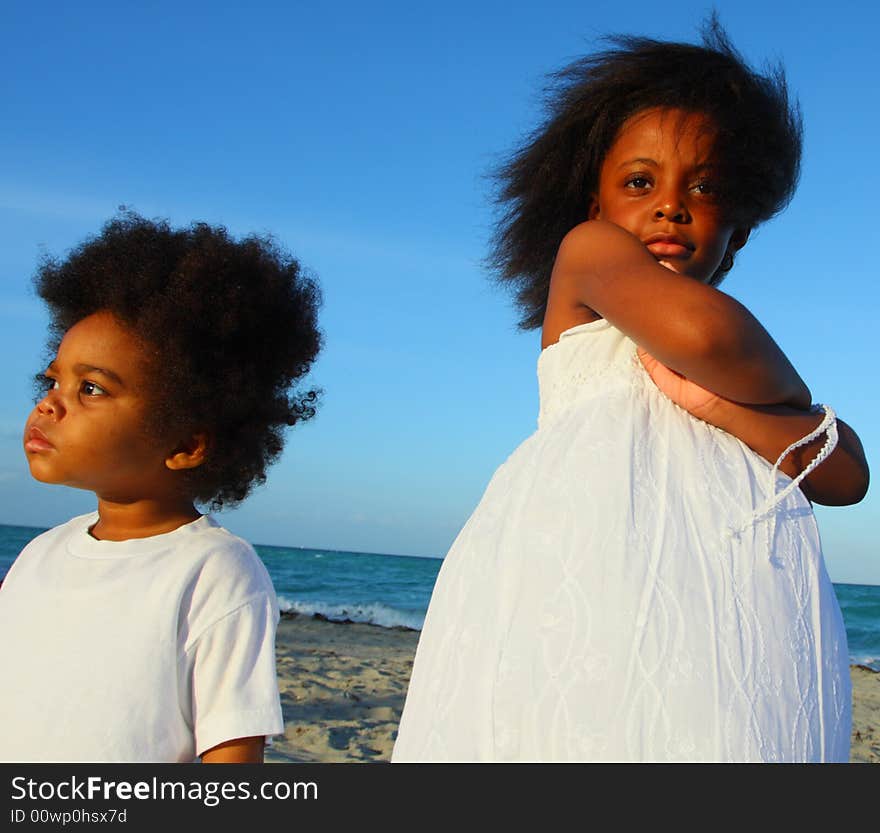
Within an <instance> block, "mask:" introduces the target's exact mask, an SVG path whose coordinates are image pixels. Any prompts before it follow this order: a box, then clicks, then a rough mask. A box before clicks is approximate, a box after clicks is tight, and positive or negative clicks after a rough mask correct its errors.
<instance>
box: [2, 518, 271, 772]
mask: <svg viewBox="0 0 880 833" xmlns="http://www.w3.org/2000/svg"><path fill="white" fill-rule="evenodd" d="M97 520H98V515H97V513H92V514H89V515H82V516H80V517H77V518H73V519H72V520H70V521H68V522H67V523H65V524H62V525H61V526H57V527H55V528H54V529H50V530H49V531H48V532H45V533H43V534H42V535H40V536H39V537H38V538H35V539H34V540H33V541H31V543H29V544H28V545H27V546H26V547H25V548H24V550H22V552H21V554H20V555H19V557H18V559H17V560H16V561H15V563H14V564H13V566H12V568H11V569H10V571H9V573H8V574H7V576H6V578H5V580H4V581H3V584H2V587H0V668H2V669H3V685H2V686H0V721H2V726H0V760H3V761H15V762H27V761H33V762H46V761H59V762H77V761H82V762H97V761H108V762H151V761H152V762H175V761H180V762H187V761H194V760H195V759H196V758H197V756H198V755H201V754H202V753H203V752H204V751H206V750H208V749H210V748H211V747H213V746H216V745H217V744H219V743H222V742H224V741H227V740H231V739H233V738H240V737H251V736H258V735H267V736H268V735H273V734H279V733H281V732H283V730H284V724H283V721H282V717H281V705H280V701H279V695H278V684H277V680H276V676H275V628H276V625H277V623H278V605H277V601H276V598H275V592H274V589H273V587H272V582H271V579H270V578H269V575H268V573H267V572H266V568H265V567H264V566H263V563H262V562H261V561H260V559H259V557H258V556H257V554H256V553H255V552H254V550H253V548H252V547H251V546H250V545H249V544H248V543H246V542H245V541H242V540H241V539H240V538H237V537H236V536H234V535H232V534H231V533H230V532H228V531H227V530H225V529H223V528H222V527H221V526H220V525H219V524H218V523H217V522H216V521H215V520H214V519H213V518H211V517H210V516H208V515H204V516H202V517H201V518H199V519H198V520H195V521H193V522H192V523H189V524H186V525H184V526H182V527H179V528H178V529H175V530H174V531H173V532H168V533H165V534H164V535H155V536H152V537H150V538H136V539H132V540H129V541H98V540H96V539H94V538H92V537H91V535H90V534H89V532H88V530H89V528H90V527H91V526H92V525H94V524H95V523H96V522H97Z"/></svg>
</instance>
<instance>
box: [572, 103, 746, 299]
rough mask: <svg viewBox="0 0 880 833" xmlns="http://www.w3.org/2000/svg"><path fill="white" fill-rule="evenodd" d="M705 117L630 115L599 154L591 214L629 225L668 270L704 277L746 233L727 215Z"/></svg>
mask: <svg viewBox="0 0 880 833" xmlns="http://www.w3.org/2000/svg"><path fill="white" fill-rule="evenodd" d="M715 135H716V130H715V128H714V126H713V125H712V123H711V121H709V120H708V119H707V117H705V116H703V115H701V114H699V113H690V112H687V111H685V110H677V109H661V108H655V109H651V110H644V111H642V112H640V113H637V114H636V115H634V116H632V117H630V118H629V119H627V121H625V122H624V124H623V127H621V129H620V132H619V133H618V134H617V138H616V139H615V140H614V144H613V145H612V146H611V149H610V150H609V151H608V153H607V155H606V156H605V159H604V160H603V161H602V167H601V169H600V171H599V189H598V192H597V193H596V194H594V195H593V197H592V199H591V202H590V211H589V218H590V219H591V220H595V219H603V220H608V221H609V222H612V223H614V224H615V225H618V226H620V227H621V228H624V229H626V230H627V231H628V232H630V233H631V234H634V235H635V236H636V237H638V238H639V240H641V241H642V242H643V243H644V244H645V246H646V247H647V248H648V251H650V252H651V254H652V255H654V257H655V258H656V259H657V260H658V261H659V262H660V263H662V264H663V265H664V266H666V267H667V268H669V269H671V270H672V271H673V272H678V273H680V274H682V275H688V276H690V277H692V278H696V279H697V280H699V281H703V282H706V281H708V280H709V279H710V278H711V277H712V275H713V274H714V273H715V271H716V270H717V269H718V267H719V266H720V265H721V261H722V260H723V259H724V256H725V254H727V252H731V253H732V252H735V251H736V250H737V249H739V248H740V247H741V246H742V245H743V244H744V243H745V242H746V240H747V239H748V229H737V228H736V227H735V226H734V224H733V223H732V222H729V221H728V220H727V219H726V218H725V214H724V212H723V211H722V207H721V204H720V201H719V194H718V172H717V166H716V165H715V164H714V160H713V155H712V151H713V146H714V143H715Z"/></svg>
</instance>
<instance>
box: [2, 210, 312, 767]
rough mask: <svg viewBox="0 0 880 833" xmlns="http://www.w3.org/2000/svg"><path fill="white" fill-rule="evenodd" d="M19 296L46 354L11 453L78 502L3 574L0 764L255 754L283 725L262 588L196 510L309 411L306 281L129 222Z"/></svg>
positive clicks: (261, 460) (221, 248)
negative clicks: (81, 508)
mask: <svg viewBox="0 0 880 833" xmlns="http://www.w3.org/2000/svg"><path fill="white" fill-rule="evenodd" d="M35 283H36V288H37V291H38V293H39V295H40V296H41V298H42V299H43V300H44V301H45V302H46V304H47V305H48V308H49V311H50V314H51V320H52V325H51V339H50V350H51V352H52V353H53V354H54V358H53V359H52V361H51V362H50V364H49V366H48V369H47V370H46V371H45V373H44V374H43V375H42V376H41V377H40V378H41V381H42V383H43V384H42V391H41V393H40V394H39V397H40V398H39V401H38V402H37V405H36V407H35V408H34V410H33V412H32V413H31V415H30V416H29V417H28V420H27V423H26V426H25V431H24V450H25V454H26V456H27V460H28V464H29V466H30V471H31V474H32V475H33V476H34V477H35V478H36V479H37V480H39V481H41V482H44V483H55V484H62V485H66V486H73V487H75V488H79V489H87V490H89V491H92V492H94V493H95V495H96V497H97V503H98V505H97V511H95V512H93V513H91V514H88V515H84V516H81V517H77V518H73V519H72V520H70V521H68V522H67V523H65V524H62V525H61V526H58V527H55V528H54V529H51V530H49V531H48V532H45V533H44V534H42V535H40V536H39V537H37V538H36V539H35V540H33V541H32V542H31V543H30V544H28V546H27V547H25V549H24V550H23V551H22V553H21V554H20V555H19V557H18V558H17V560H16V561H15V563H14V564H13V566H12V568H11V569H10V571H9V573H8V575H7V576H6V579H5V580H4V582H3V586H2V590H0V630H2V633H3V634H4V636H3V639H2V640H0V664H2V666H3V667H4V668H6V669H7V672H8V673H9V674H10V675H11V676H10V685H7V686H4V687H3V689H2V693H0V713H2V714H3V715H4V723H5V725H4V729H3V732H2V733H0V758H2V759H3V760H6V761H19V762H23V761H35V762H36V761H61V762H76V761H90V762H94V761H102V762H175V761H177V762H188V761H194V760H196V759H197V758H201V760H202V761H203V762H251V763H254V762H261V761H262V760H263V746H264V741H265V738H266V737H267V736H271V735H273V734H278V733H280V732H282V731H283V722H282V718H281V709H280V703H279V696H278V688H277V682H276V677H275V654H274V641H275V628H276V625H277V622H278V606H277V602H276V599H275V594H274V590H273V588H272V583H271V580H270V578H269V575H268V573H267V572H266V570H265V568H264V567H263V565H262V562H261V561H260V560H259V558H258V557H257V555H256V553H255V552H254V550H253V548H252V547H251V546H250V545H249V544H247V543H246V542H245V541H242V540H241V539H240V538H237V537H235V536H234V535H232V534H231V533H229V532H227V531H226V530H225V529H223V527H221V526H220V525H219V524H218V523H217V522H216V521H215V520H214V519H213V518H212V517H211V516H210V515H207V514H202V513H201V512H200V511H199V510H198V509H196V505H197V504H201V505H208V506H211V507H212V508H220V507H223V506H229V505H232V504H235V503H237V502H239V501H241V500H242V499H243V498H244V497H245V496H246V495H247V494H248V492H249V491H250V490H251V488H252V487H253V486H254V485H255V484H259V483H262V482H264V481H265V478H266V468H267V466H268V465H269V464H270V463H271V462H273V461H274V460H275V459H276V458H277V457H278V455H279V454H280V452H281V450H282V446H283V431H284V429H285V428H286V427H287V426H290V425H294V424H295V423H297V422H299V421H300V420H304V419H308V418H310V417H312V416H313V415H314V404H315V401H316V392H315V391H313V390H310V391H300V392H295V391H294V389H295V387H296V384H297V382H299V381H300V380H301V378H302V377H303V376H304V375H305V374H306V373H307V372H308V370H309V368H310V366H311V364H312V362H313V361H314V359H315V357H316V355H317V353H318V350H319V348H320V341H321V337H320V333H319V331H318V329H317V325H316V318H317V308H318V305H319V302H320V296H319V291H318V288H317V286H316V284H315V283H314V282H313V281H312V280H310V279H309V278H308V277H306V276H305V275H304V274H303V273H302V271H301V269H300V266H299V264H298V263H297V261H296V260H294V259H292V258H291V257H289V256H287V255H286V254H284V253H283V252H281V251H280V250H279V249H278V248H277V247H276V246H275V244H274V243H273V242H272V241H271V240H270V239H266V238H258V237H248V238H245V239H242V240H234V239H232V238H231V237H230V236H229V235H228V234H227V232H226V230H225V229H223V228H218V227H211V226H208V225H206V224H201V223H197V224H193V225H192V226H190V227H189V228H183V229H173V228H171V227H170V226H169V225H168V224H167V223H166V222H154V221H149V220H146V219H144V218H142V217H139V216H137V215H136V214H133V213H130V212H128V213H123V214H121V215H119V216H118V217H116V218H115V219H113V220H111V221H110V222H109V223H107V224H106V225H105V226H104V228H103V230H102V232H101V234H100V235H99V236H97V237H94V238H90V239H88V240H86V241H85V242H84V243H83V244H81V245H80V246H79V247H78V248H76V249H75V250H74V251H73V252H72V253H71V254H70V255H69V256H68V257H67V258H66V259H65V260H63V261H57V260H53V259H46V260H45V261H44V262H43V263H42V265H41V266H40V268H39V270H38V273H37V276H36V280H35ZM59 625H60V626H59Z"/></svg>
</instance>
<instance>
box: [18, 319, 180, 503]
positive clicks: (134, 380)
mask: <svg viewBox="0 0 880 833" xmlns="http://www.w3.org/2000/svg"><path fill="white" fill-rule="evenodd" d="M146 383H147V374H146V362H145V360H144V348H143V346H142V345H141V344H140V342H139V341H138V340H137V339H136V338H135V336H134V335H133V334H132V333H130V332H129V331H128V330H127V329H126V328H125V327H124V326H123V325H122V324H120V323H119V321H118V320H117V319H116V318H115V317H114V316H113V315H111V314H110V313H108V312H98V313H95V314H94V315H90V316H88V317H87V318H84V319H82V321H79V322H78V323H77V324H75V325H74V326H73V327H71V328H70V330H68V332H67V333H66V334H65V336H64V339H63V340H62V342H61V346H60V347H59V349H58V355H57V356H56V357H55V359H54V360H53V361H52V363H51V364H50V365H49V368H48V370H47V371H46V385H47V391H46V394H45V396H44V397H43V398H42V400H40V402H38V403H37V406H36V408H34V410H33V411H32V412H31V415H30V417H28V420H27V423H26V425H25V431H24V450H25V454H26V455H27V460H28V464H29V466H30V470H31V474H32V475H33V476H34V478H35V479H37V480H40V481H42V482H43V483H58V484H63V485H67V486H74V487H77V488H81V489H88V490H89V491H92V492H95V493H96V494H97V495H98V497H100V498H104V499H108V500H113V501H120V502H126V501H130V500H132V499H141V498H143V497H145V496H148V495H149V494H150V493H151V491H153V490H155V489H157V488H158V489H159V490H160V492H161V490H162V489H163V488H167V486H166V485H165V482H166V479H167V469H166V467H165V458H166V456H167V453H166V451H167V450H166V449H165V448H164V447H163V445H162V444H160V443H159V442H158V441H157V440H156V439H155V438H154V437H152V436H151V435H150V434H149V432H148V431H147V429H146V416H147V414H148V408H149V402H148V400H147V397H146V394H145V391H146ZM160 484H161V485H160Z"/></svg>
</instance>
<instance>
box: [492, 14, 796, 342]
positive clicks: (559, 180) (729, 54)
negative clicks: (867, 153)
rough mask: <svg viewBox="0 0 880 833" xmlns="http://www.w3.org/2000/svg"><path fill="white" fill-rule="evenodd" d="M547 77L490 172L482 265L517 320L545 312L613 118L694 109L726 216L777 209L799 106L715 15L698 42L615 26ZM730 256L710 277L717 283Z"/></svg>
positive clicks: (789, 182) (792, 153)
mask: <svg viewBox="0 0 880 833" xmlns="http://www.w3.org/2000/svg"><path fill="white" fill-rule="evenodd" d="M608 40H609V42H610V44H611V48H609V49H608V50H606V51H603V52H599V53H596V54H593V55H588V56H586V57H585V58H582V59H580V60H578V61H576V62H574V63H573V64H571V65H569V66H568V67H566V68H564V69H563V70H561V71H559V72H557V73H555V74H554V75H553V76H551V85H550V87H549V88H548V90H547V94H546V111H547V118H546V120H545V121H544V123H543V124H542V125H541V126H540V127H539V128H538V129H537V130H536V131H535V132H534V133H533V134H531V135H530V136H529V137H527V138H526V140H525V141H524V143H523V144H522V145H521V146H520V147H519V148H518V149H516V150H515V151H514V152H513V154H512V155H511V156H510V158H509V159H508V160H507V162H506V163H504V164H502V165H501V166H500V167H499V168H498V169H497V170H496V171H495V172H494V178H495V180H496V182H497V183H498V193H497V199H496V201H497V205H498V207H499V209H500V215H499V219H498V222H497V223H496V226H495V234H494V238H493V248H492V252H491V254H490V256H489V264H490V266H491V267H492V268H493V269H494V271H495V273H496V275H497V277H498V279H499V280H500V281H502V282H504V283H506V284H508V285H511V286H512V287H513V288H514V289H515V291H516V298H517V302H518V306H519V308H520V311H521V313H522V318H521V321H520V326H521V327H522V328H523V329H532V328H535V327H540V326H541V324H542V323H543V320H544V311H545V309H546V305H547V293H548V291H549V288H550V273H551V271H552V269H553V263H554V260H555V258H556V252H557V250H558V248H559V244H560V243H561V242H562V238H563V237H565V235H566V234H567V233H568V232H569V231H570V230H571V229H572V228H574V227H575V226H576V225H578V224H579V223H582V222H583V221H584V220H586V219H587V210H588V205H589V199H590V197H591V195H593V194H594V193H595V192H596V189H597V187H598V181H599V170H600V167H601V165H602V160H603V159H604V158H605V155H606V154H607V153H608V150H609V149H610V147H611V145H612V143H613V142H614V140H615V138H616V136H617V134H618V132H619V130H620V128H621V127H622V126H623V123H624V122H625V121H626V120H627V119H628V118H630V116H633V115H635V114H636V113H638V112H640V111H642V110H647V109H650V108H655V107H666V108H675V109H681V110H687V111H690V112H696V113H704V114H706V115H707V116H709V117H710V118H711V120H712V121H713V122H714V125H715V128H716V130H717V134H716V143H715V155H716V158H717V160H718V164H719V168H720V170H719V173H720V175H721V185H722V194H721V197H722V199H723V200H724V202H725V205H726V209H727V210H728V212H729V216H730V217H731V218H732V219H733V220H734V221H735V222H736V223H737V225H740V226H742V227H744V228H753V227H754V226H756V225H757V224H758V223H761V222H763V221H765V220H767V219H769V218H770V217H772V216H773V215H774V214H776V213H777V212H779V211H781V210H782V209H783V208H784V207H785V206H786V205H787V204H788V202H789V200H790V199H791V197H792V195H793V194H794V190H795V187H796V186H797V181H798V177H799V173H800V159H801V145H802V133H803V131H802V125H801V117H800V110H799V108H798V106H797V104H796V103H792V102H790V101H789V97H788V91H787V87H786V83H785V77H784V75H783V72H782V69H781V68H779V67H776V68H773V69H771V70H770V71H769V72H768V73H767V74H766V75H761V74H759V73H757V72H755V71H754V70H752V69H751V68H750V67H749V66H748V64H747V63H746V62H745V61H744V59H743V58H742V56H741V55H740V54H739V53H738V52H737V51H736V50H735V49H734V47H733V46H732V44H731V43H730V40H729V39H728V37H727V35H726V34H725V32H724V30H723V29H722V28H721V25H720V24H719V23H718V20H717V18H716V16H715V15H714V14H713V15H712V16H711V18H710V19H709V21H708V23H707V24H706V26H705V27H704V31H703V44H702V45H695V44H690V43H670V42H666V41H658V40H653V39H651V38H643V37H633V36H628V35H624V36H615V37H611V38H609V39H608ZM732 266H733V261H732V259H730V261H729V262H727V263H725V264H723V265H722V268H720V269H719V270H718V272H716V274H715V275H714V276H713V279H712V281H711V283H712V285H717V284H718V283H720V282H721V280H722V278H723V277H724V274H725V273H726V272H727V271H729V269H730V268H731V267H732Z"/></svg>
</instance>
